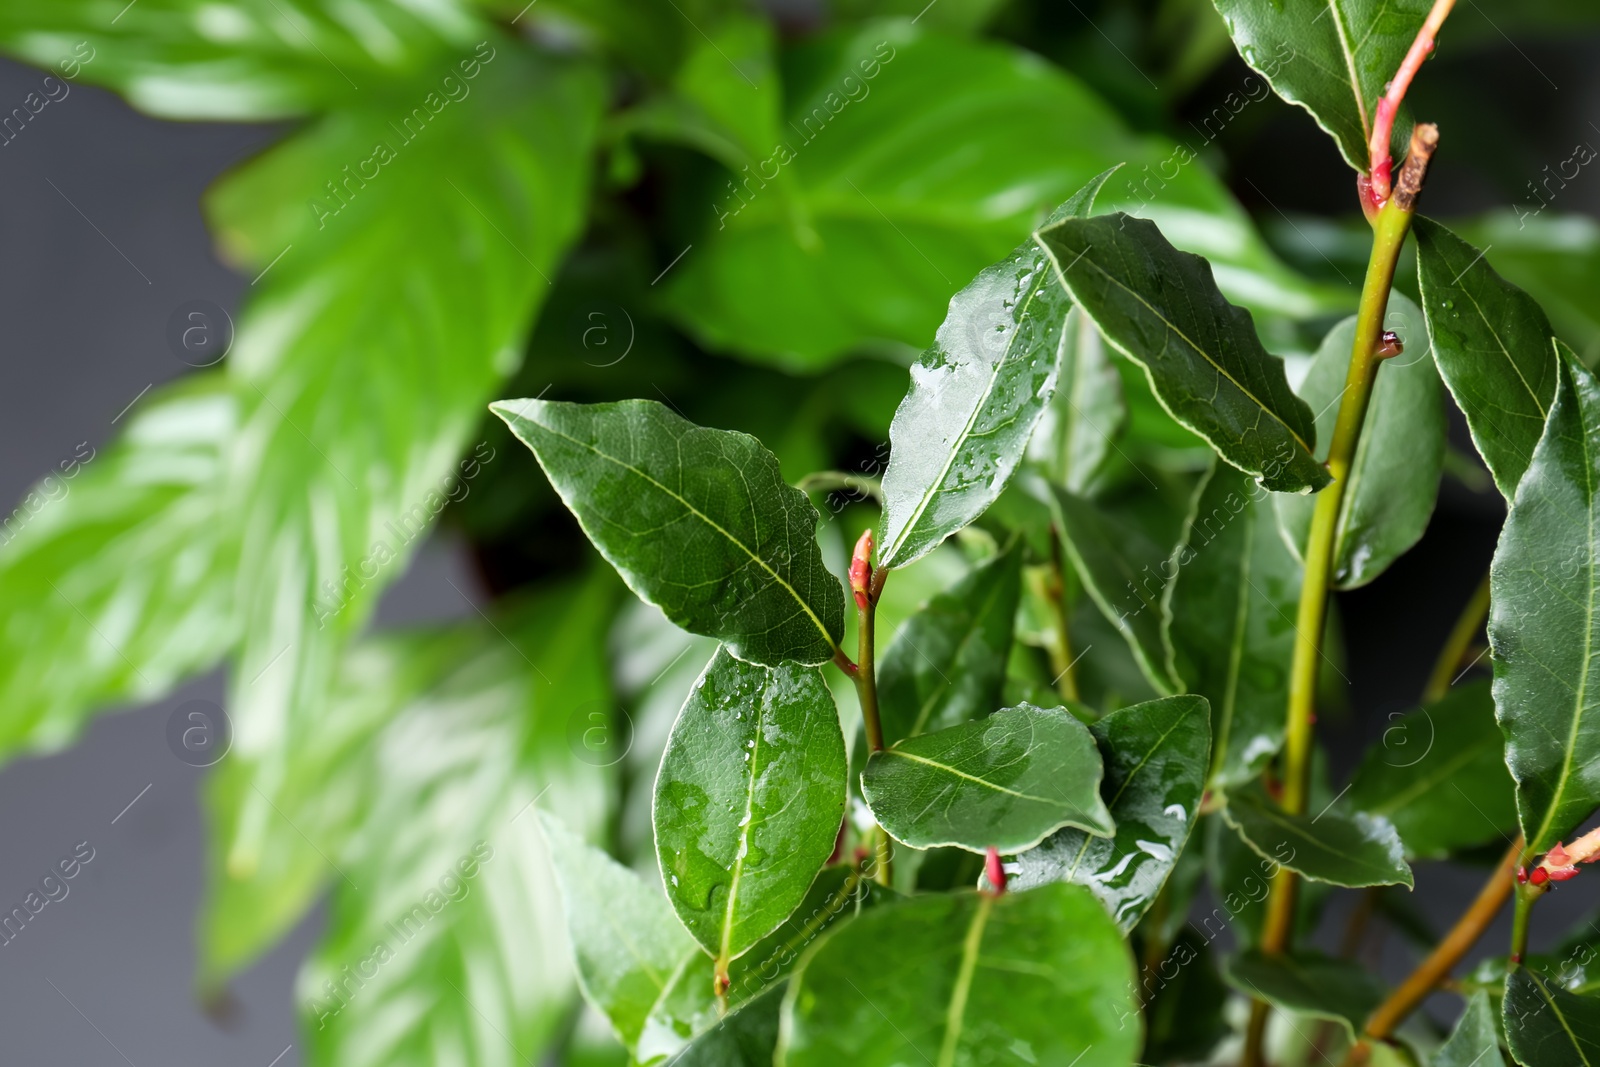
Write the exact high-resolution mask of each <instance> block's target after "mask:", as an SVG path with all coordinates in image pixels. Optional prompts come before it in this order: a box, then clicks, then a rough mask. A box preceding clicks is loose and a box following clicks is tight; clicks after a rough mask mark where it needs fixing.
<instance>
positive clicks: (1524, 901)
mask: <svg viewBox="0 0 1600 1067" xmlns="http://www.w3.org/2000/svg"><path fill="white" fill-rule="evenodd" d="M1549 891H1550V886H1549V883H1546V884H1544V885H1534V884H1533V883H1532V882H1523V883H1521V884H1519V885H1518V886H1517V896H1516V901H1515V903H1514V904H1513V905H1512V907H1513V910H1512V913H1511V969H1512V970H1513V971H1514V970H1516V969H1517V968H1518V967H1520V966H1522V961H1523V960H1524V959H1526V958H1527V955H1528V919H1529V918H1530V917H1531V916H1532V914H1533V903H1534V901H1536V900H1538V899H1539V898H1540V897H1542V896H1544V895H1545V894H1546V893H1548V892H1549Z"/></svg>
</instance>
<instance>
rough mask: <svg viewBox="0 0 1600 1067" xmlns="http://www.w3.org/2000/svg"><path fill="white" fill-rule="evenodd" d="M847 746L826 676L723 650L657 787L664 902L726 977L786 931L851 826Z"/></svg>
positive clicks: (688, 711)
mask: <svg viewBox="0 0 1600 1067" xmlns="http://www.w3.org/2000/svg"><path fill="white" fill-rule="evenodd" d="M845 774H846V771H845V752H844V734H843V733H842V732H841V730H840V727H839V713H838V710H837V709H836V708H835V707H834V703H833V696H832V694H831V693H830V692H829V691H828V686H827V683H826V682H824V681H823V679H822V674H821V672H820V671H818V670H816V669H815V668H811V667H801V666H797V665H795V664H784V665H782V666H779V667H762V666H759V665H757V664H753V663H745V662H743V661H741V660H737V659H734V658H733V657H732V656H731V655H729V654H728V651H727V649H725V648H722V649H718V650H717V654H716V655H715V656H713V657H712V659H711V662H710V664H708V665H707V667H706V670H705V673H704V674H702V675H701V676H700V679H699V680H698V681H697V682H695V686H694V689H693V690H692V691H691V692H690V694H689V699H688V701H687V702H685V703H684V705H683V711H682V712H680V713H679V715H678V721H677V722H675V723H673V726H672V735H671V736H670V737H669V738H668V739H667V748H666V751H665V752H664V753H663V754H662V756H661V770H660V772H659V774H657V776H656V789H655V831H656V856H657V858H658V860H659V861H660V863H661V879H662V881H663V882H664V883H665V885H666V889H667V899H668V900H670V901H671V902H672V906H673V908H674V909H675V910H676V911H677V913H678V918H680V919H682V920H683V924H684V925H685V926H687V927H688V928H689V932H690V933H691V934H693V935H694V938H695V940H696V941H699V942H700V944H701V945H703V946H705V949H706V951H707V952H710V953H711V954H712V955H713V956H714V957H716V958H717V960H718V962H719V966H721V967H722V968H723V969H724V970H725V969H726V967H727V964H728V963H729V961H731V960H732V959H734V958H735V957H737V956H739V955H740V954H742V953H743V952H745V951H746V950H747V949H749V948H750V947H751V946H752V945H754V944H755V943H756V942H757V941H759V940H761V938H763V937H765V936H766V935H767V934H769V933H771V932H772V931H773V930H774V929H776V928H777V926H778V925H779V924H780V923H782V922H783V921H784V920H785V919H787V918H788V917H789V915H790V913H791V912H793V911H794V909H795V907H796V906H797V905H798V904H799V903H800V902H801V901H802V900H804V899H805V895H806V890H807V889H808V888H810V886H811V883H812V881H813V880H814V879H815V878H816V876H817V872H818V871H819V870H821V869H822V865H823V864H824V863H825V862H827V859H828V856H829V855H830V854H831V853H832V852H833V844H834V840H835V838H836V837H837V836H838V833H839V824H840V821H841V820H842V819H843V817H844V800H845Z"/></svg>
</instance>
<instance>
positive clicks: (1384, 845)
mask: <svg viewBox="0 0 1600 1067" xmlns="http://www.w3.org/2000/svg"><path fill="white" fill-rule="evenodd" d="M1222 810H1223V815H1224V817H1225V818H1226V819H1227V820H1228V825H1229V826H1232V827H1233V828H1234V829H1235V830H1237V831H1238V832H1239V836H1241V837H1243V838H1244V840H1245V842H1246V843H1247V844H1249V846H1250V847H1251V848H1253V849H1255V851H1256V853H1257V854H1258V855H1260V856H1261V857H1262V858H1264V859H1268V860H1273V861H1275V862H1277V863H1281V864H1283V865H1284V866H1285V867H1287V868H1289V869H1290V870H1292V871H1296V872H1298V873H1299V874H1301V875H1303V876H1305V877H1306V878H1310V879H1312V880H1313V881H1317V882H1327V883H1329V884H1330V885H1342V886H1346V887H1350V888H1358V887H1361V886H1369V885H1403V886H1405V887H1407V888H1408V889H1409V888H1410V887H1411V885H1412V880H1411V868H1410V867H1409V866H1407V865H1406V861H1405V849H1404V847H1403V846H1402V845H1401V843H1400V835H1399V834H1397V833H1396V832H1395V829H1394V826H1393V824H1391V823H1390V822H1389V820H1387V819H1384V818H1382V817H1380V816H1376V815H1368V814H1366V813H1365V812H1357V813H1356V814H1355V815H1342V814H1340V813H1338V812H1335V811H1331V810H1325V811H1323V812H1321V813H1320V814H1318V815H1315V816H1313V815H1289V814H1286V813H1285V812H1284V811H1283V810H1282V809H1280V808H1279V807H1278V806H1277V805H1276V804H1274V803H1273V802H1272V801H1271V800H1270V799H1268V797H1267V795H1266V793H1265V792H1264V791H1262V789H1261V788H1260V786H1247V787H1245V788H1242V789H1236V790H1234V791H1232V792H1230V793H1229V794H1228V804H1227V807H1225V808H1223V809H1222Z"/></svg>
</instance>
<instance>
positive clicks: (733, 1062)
mask: <svg viewBox="0 0 1600 1067" xmlns="http://www.w3.org/2000/svg"><path fill="white" fill-rule="evenodd" d="M782 1007H783V988H782V987H779V988H776V989H769V990H767V991H765V992H763V993H762V994H761V995H760V996H758V997H756V998H755V999H754V1000H751V1001H749V1002H748V1003H745V1004H741V1005H740V1006H739V1007H738V1008H736V1009H734V1010H733V1011H730V1012H729V1013H728V1014H727V1015H725V1016H723V1017H722V1018H720V1019H718V1020H717V1022H716V1025H714V1026H712V1028H711V1029H710V1030H707V1031H706V1032H705V1033H703V1034H701V1035H700V1036H699V1037H697V1038H695V1039H694V1040H693V1041H691V1042H689V1044H688V1045H687V1046H686V1047H685V1048H684V1049H683V1051H681V1052H679V1053H678V1054H677V1055H676V1056H674V1057H672V1060H671V1061H670V1062H671V1063H672V1064H673V1067H771V1065H772V1054H773V1052H774V1050H776V1048H777V1046H778V1019H779V1015H780V1011H781V1009H782Z"/></svg>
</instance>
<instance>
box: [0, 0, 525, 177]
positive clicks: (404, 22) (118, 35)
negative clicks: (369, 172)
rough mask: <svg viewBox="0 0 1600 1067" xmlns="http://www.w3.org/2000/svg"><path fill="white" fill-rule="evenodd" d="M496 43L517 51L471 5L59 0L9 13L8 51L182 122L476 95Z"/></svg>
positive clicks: (4, 44)
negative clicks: (473, 90)
mask: <svg viewBox="0 0 1600 1067" xmlns="http://www.w3.org/2000/svg"><path fill="white" fill-rule="evenodd" d="M490 41H492V42H494V44H487V43H486V44H485V46H484V47H485V51H486V52H492V51H493V50H494V47H495V45H505V44H506V43H508V42H506V41H505V39H504V38H502V37H501V36H500V35H499V34H498V33H497V32H496V31H495V30H494V29H493V28H492V27H491V26H490V25H489V24H488V23H486V22H485V21H484V20H483V19H482V18H481V17H480V16H479V15H478V13H477V11H476V10H475V5H474V4H472V3H469V2H467V0H444V2H442V3H435V4H372V3H367V4H361V5H360V6H359V7H355V8H339V7H337V6H336V5H329V4H326V3H318V2H313V0H241V2H238V3H232V4H226V5H223V4H201V3H196V2H195V0H140V2H139V3H138V4H130V5H128V6H127V7H126V8H125V9H121V10H119V11H114V12H111V13H110V14H109V15H108V13H107V6H106V5H104V4H100V3H96V2H94V0H59V2H56V3H51V4H45V5H36V6H31V7H13V6H8V7H6V8H5V9H4V11H3V12H0V48H4V49H5V50H6V51H7V52H9V53H11V54H13V55H16V56H18V57H20V58H22V59H25V60H27V61H29V62H31V63H36V64H38V65H40V66H43V67H50V68H52V70H53V71H54V72H56V73H57V74H58V75H60V76H63V77H66V78H68V79H70V78H73V77H76V76H78V75H79V73H80V72H81V76H82V77H83V78H84V80H86V81H89V82H92V83H94V84H96V85H103V86H106V87H107V88H109V89H115V90H116V91H117V92H119V93H121V94H122V95H123V96H125V97H127V99H128V102H129V103H131V104H133V105H134V106H135V107H137V108H139V109H140V110H142V111H146V112H149V113H150V114H152V115H159V116H161V117H163V118H170V119H211V120H235V121H237V120H261V119H282V118H290V117H293V116H297V115H304V114H306V113H308V112H312V111H319V110H322V109H324V108H327V107H329V106H334V105H344V106H348V105H350V104H354V103H357V102H359V101H362V100H363V98H364V97H370V96H373V95H375V94H382V93H384V92H385V91H386V90H392V89H393V87H394V85H395V84H396V83H406V82H415V81H416V80H418V79H423V80H424V81H425V83H426V88H424V89H423V90H422V93H426V92H427V91H428V90H432V91H434V92H435V93H436V94H437V96H438V98H440V99H443V98H445V97H446V96H447V95H450V94H454V93H461V92H463V91H464V90H463V89H462V88H461V86H462V85H463V84H464V79H463V78H462V76H461V75H462V73H464V69H470V68H464V69H458V68H457V63H458V61H473V62H474V65H476V61H477V60H480V59H481V58H482V55H483V53H478V54H477V55H476V56H475V55H474V48H475V46H477V45H479V43H480V42H490ZM446 79H448V80H446ZM465 91H470V89H469V90H465ZM401 99H403V100H404V101H405V103H404V105H403V106H402V105H401V104H400V103H399V102H398V101H397V102H396V103H395V105H394V108H395V111H396V112H397V113H398V114H402V115H403V114H405V112H406V108H409V107H410V106H412V105H413V104H416V105H418V106H422V104H423V98H422V95H421V94H418V95H417V97H416V99H415V100H411V99H407V98H406V97H404V96H402V98H401ZM362 147H363V148H364V149H369V148H370V147H371V146H370V145H364V146H362ZM335 170H337V168H335ZM329 173H330V175H331V174H332V173H334V172H333V171H330V172H329Z"/></svg>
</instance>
